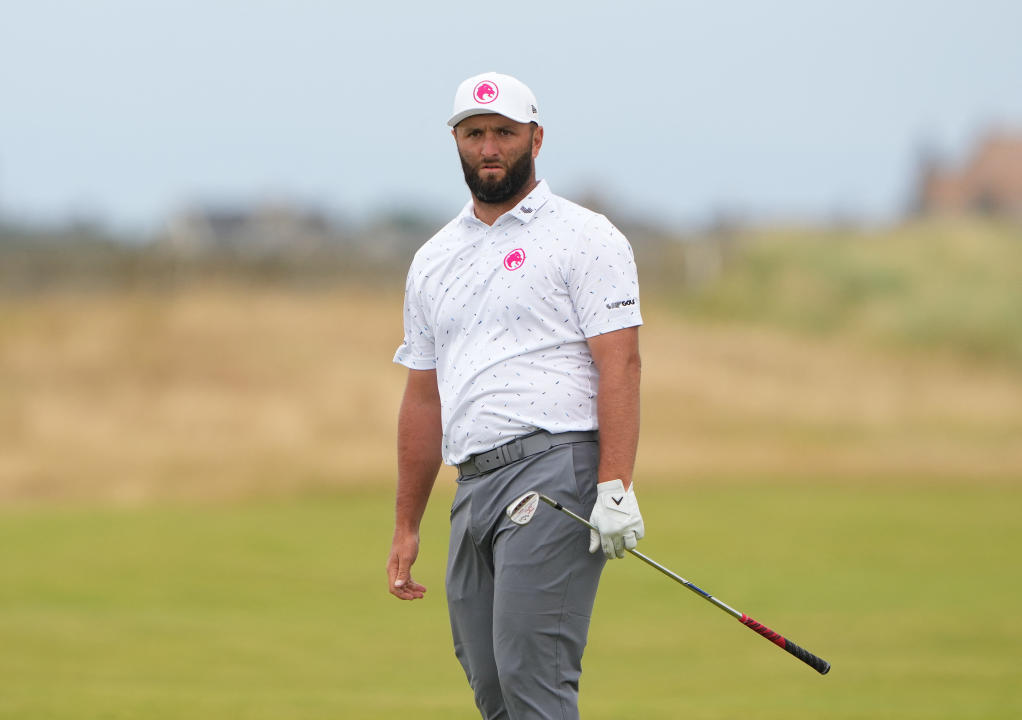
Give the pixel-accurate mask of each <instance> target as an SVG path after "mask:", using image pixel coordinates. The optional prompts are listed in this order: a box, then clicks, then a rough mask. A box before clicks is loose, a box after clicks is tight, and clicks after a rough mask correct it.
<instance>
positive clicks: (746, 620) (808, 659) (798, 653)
mask: <svg viewBox="0 0 1022 720" xmlns="http://www.w3.org/2000/svg"><path fill="white" fill-rule="evenodd" d="M539 499H540V500H542V501H543V502H545V503H546V504H547V505H550V506H551V507H553V508H555V509H557V510H560V511H561V512H562V513H564V514H566V515H568V516H570V517H572V518H574V519H575V520H577V521H578V522H580V523H582V524H583V525H585V526H586V527H587V528H589V529H590V530H593V531H596V532H599V530H598V529H597V528H596V526H595V525H593V524H592V523H591V522H589V521H588V520H586V519H585V518H584V517H582V516H581V515H579V514H577V513H574V512H572V511H571V510H569V509H568V508H566V507H564V506H563V505H561V504H560V503H559V502H557V501H556V500H554V499H553V498H550V497H547V496H546V495H543V494H542V493H540V494H539ZM627 552H629V553H631V554H632V555H634V556H635V557H637V558H638V559H639V560H642V562H644V563H646V564H647V565H649V566H650V567H652V568H655V569H657V570H659V571H660V572H662V573H663V574H664V575H666V576H667V577H669V578H671V579H672V580H674V581H675V582H676V583H678V584H680V585H684V586H685V587H686V588H688V589H689V590H691V591H692V592H694V593H695V594H696V595H698V596H699V597H701V598H703V600H706V601H707V602H709V603H710V604H711V605H714V606H716V607H718V608H720V609H721V610H723V611H724V612H726V613H727V614H728V615H730V616H731V617H733V618H735V619H736V620H738V622H740V623H742V624H743V625H745V626H746V627H747V628H749V629H750V630H752V631H754V632H756V633H758V634H759V635H762V636H763V637H765V638H766V639H767V640H769V641H770V642H772V643H774V644H775V645H777V646H778V647H780V648H781V649H782V650H784V651H786V652H788V653H790V654H791V655H794V656H795V657H796V658H798V659H799V660H801V661H802V662H804V663H805V664H806V665H809V666H810V667H811V668H813V669H814V670H816V672H818V673H820V674H821V675H826V674H827V673H828V672H830V663H829V662H827V661H826V660H824V659H823V658H821V657H818V656H816V655H814V654H813V653H811V652H809V651H808V650H805V649H804V648H801V647H799V646H798V645H796V644H795V643H794V642H792V641H791V640H788V639H787V638H785V637H784V636H783V635H781V634H780V633H776V632H774V631H773V630H771V629H770V628H768V627H767V626H766V625H763V624H762V623H759V622H757V621H755V620H753V619H752V618H751V617H749V616H748V615H746V614H745V613H743V612H739V611H738V610H735V609H734V608H733V607H731V606H730V605H728V604H726V603H724V602H721V601H720V600H718V599H717V598H715V597H713V595H710V593H708V592H706V591H705V590H703V589H702V588H700V587H699V586H698V585H696V584H695V583H691V582H689V581H688V580H686V579H685V578H683V577H682V576H681V575H678V574H677V573H675V572H672V571H671V570H668V569H667V568H665V567H664V566H663V565H661V564H660V563H658V562H657V561H656V560H653V559H652V558H650V557H648V556H646V555H644V554H642V553H641V552H639V551H638V550H628V551H627Z"/></svg>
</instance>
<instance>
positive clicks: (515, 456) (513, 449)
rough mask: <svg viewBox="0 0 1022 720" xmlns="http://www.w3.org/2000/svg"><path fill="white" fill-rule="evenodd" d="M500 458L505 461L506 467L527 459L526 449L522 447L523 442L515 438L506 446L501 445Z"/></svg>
mask: <svg viewBox="0 0 1022 720" xmlns="http://www.w3.org/2000/svg"><path fill="white" fill-rule="evenodd" d="M500 456H501V458H502V459H503V460H504V464H505V465H508V464H510V463H513V462H515V461H516V460H521V459H522V458H523V457H525V448H523V447H522V441H521V440H520V439H518V438H515V439H514V440H512V441H511V442H509V443H507V444H506V445H501V446H500Z"/></svg>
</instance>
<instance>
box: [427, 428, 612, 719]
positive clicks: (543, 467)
mask: <svg viewBox="0 0 1022 720" xmlns="http://www.w3.org/2000/svg"><path fill="white" fill-rule="evenodd" d="M598 461H599V446H598V444H597V443H595V442H582V443H574V444H570V445H561V446H558V447H554V448H551V449H550V450H548V451H546V452H544V453H540V454H538V455H534V456H532V457H528V458H525V459H523V460H519V461H518V462H515V463H512V464H510V465H507V466H505V467H502V468H499V469H497V470H494V471H492V472H489V473H485V474H482V475H474V476H469V477H462V478H459V479H458V490H457V493H456V494H455V497H454V503H453V505H452V507H451V541H450V551H449V554H448V558H447V603H448V610H449V611H450V616H451V630H452V632H453V635H454V651H455V654H456V655H457V656H458V660H460V661H461V665H462V667H464V669H465V674H466V675H467V676H468V682H469V684H470V685H471V686H472V690H473V691H474V692H475V700H476V706H477V707H478V708H479V711H480V713H481V714H482V717H483V718H484V720H555V719H556V720H577V718H578V716H579V714H578V681H579V676H580V675H581V673H582V651H583V650H584V649H585V644H586V636H587V634H588V632H589V618H590V616H591V615H592V610H593V602H594V601H595V599H596V588H597V585H598V584H599V580H600V573H601V572H602V570H603V566H604V563H605V562H606V560H605V558H604V556H603V553H602V552H598V553H596V554H593V555H590V554H589V530H588V529H587V528H585V527H584V526H582V525H581V524H580V523H578V522H576V521H574V520H572V519H571V518H569V517H568V516H566V515H565V514H564V513H560V512H557V511H556V510H554V509H553V508H551V507H549V506H547V505H544V504H542V503H541V504H540V507H539V508H538V509H537V511H536V515H535V517H534V518H533V520H532V522H530V523H529V524H528V525H524V526H517V525H515V524H513V523H512V522H511V521H510V520H509V519H508V518H507V516H506V515H505V514H504V510H505V508H507V506H508V505H509V504H510V503H511V501H512V500H514V499H515V498H517V497H518V496H519V495H521V494H522V493H525V492H527V491H529V490H539V491H540V492H542V493H544V494H546V495H549V496H550V497H552V498H554V499H556V500H559V501H560V502H561V503H562V504H563V505H564V506H565V507H567V508H569V509H571V510H573V511H575V512H577V513H578V514H580V515H582V516H583V517H589V514H590V512H591V511H592V507H593V504H594V503H595V502H596V469H597V463H598Z"/></svg>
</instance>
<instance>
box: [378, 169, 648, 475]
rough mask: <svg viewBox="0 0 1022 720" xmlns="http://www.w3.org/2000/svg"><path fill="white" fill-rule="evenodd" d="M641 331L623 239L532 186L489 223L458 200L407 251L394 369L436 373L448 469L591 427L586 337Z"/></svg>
mask: <svg viewBox="0 0 1022 720" xmlns="http://www.w3.org/2000/svg"><path fill="white" fill-rule="evenodd" d="M641 324H642V317H641V316H640V313H639V283H638V277H637V274H636V270H635V261H634V259H633V256H632V249H631V246H630V245H629V244H628V241H627V240H626V239H625V237H624V235H622V234H621V233H620V232H619V231H618V230H617V228H615V227H614V226H613V225H611V223H610V222H609V221H608V220H607V218H605V217H604V216H602V215H598V214H596V213H594V212H592V211H590V210H587V209H586V208H583V207H582V206H580V205H577V204H575V203H573V202H570V201H568V200H565V199H564V198H562V197H559V196H557V195H554V194H553V193H551V192H550V189H549V187H548V186H547V184H546V181H542V182H540V183H539V185H538V186H537V187H536V188H535V189H534V190H533V191H532V193H530V194H529V196H528V197H526V198H525V199H524V200H522V202H520V203H519V204H518V205H517V206H516V207H515V208H514V209H512V210H510V211H508V212H507V213H505V214H504V215H501V216H500V217H499V218H498V219H497V221H496V222H494V224H493V225H492V226H488V225H486V224H485V223H483V222H482V221H480V220H479V219H478V218H476V217H475V213H474V212H473V207H472V203H471V202H469V203H468V204H467V205H466V206H465V208H464V209H463V210H462V211H461V213H460V214H459V215H458V216H457V217H455V218H454V219H453V220H452V221H451V222H450V223H448V224H447V225H446V226H445V227H444V228H443V229H441V230H440V231H439V232H438V233H437V234H436V235H434V236H433V237H432V238H430V239H429V240H428V241H427V242H426V243H425V244H424V245H423V246H422V247H421V248H419V251H418V252H417V253H416V254H415V258H414V259H413V260H412V264H411V267H410V269H409V271H408V281H407V285H406V287H405V305H404V342H403V343H402V344H401V346H400V347H399V348H398V349H397V353H396V354H395V355H394V362H396V363H400V364H401V365H404V366H406V367H409V368H411V369H415V370H430V369H434V368H435V369H436V371H437V384H438V386H439V390H440V401H441V411H442V422H443V458H444V462H446V463H448V464H451V465H455V464H457V463H460V462H463V461H465V460H466V459H468V457H469V456H470V455H474V454H476V453H479V452H483V451H485V450H489V449H491V448H494V447H497V446H498V445H502V444H503V443H506V442H509V441H510V440H513V439H514V438H515V437H519V436H521V435H525V434H528V433H530V432H534V431H535V430H540V429H541V430H547V431H549V432H552V433H557V432H567V431H571V430H595V429H596V428H597V419H596V388H597V371H596V367H595V365H594V364H593V359H592V355H591V354H590V352H589V347H588V344H587V342H586V339H587V338H590V337H593V336H594V335H600V334H603V333H607V332H611V331H613V330H620V329H622V328H627V327H633V326H636V325H641Z"/></svg>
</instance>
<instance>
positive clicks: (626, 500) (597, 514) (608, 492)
mask: <svg viewBox="0 0 1022 720" xmlns="http://www.w3.org/2000/svg"><path fill="white" fill-rule="evenodd" d="M589 522H591V523H592V524H593V525H595V526H596V527H597V528H599V530H600V532H599V533H597V532H596V531H595V530H590V531H589V552H591V553H594V552H596V550H597V549H598V548H599V547H600V545H601V544H602V545H603V554H604V555H606V556H607V557H608V558H609V559H614V558H616V557H618V558H623V557H624V556H625V550H626V549H627V550H632V549H634V548H635V546H636V545H637V544H638V541H639V540H641V539H642V536H643V535H645V534H646V528H645V527H644V526H643V524H642V514H641V513H640V512H639V501H638V500H636V499H635V486H634V485H632V486H631V487H629V488H628V490H627V491H625V486H624V483H622V482H621V481H620V480H610V481H608V482H602V483H598V484H597V485H596V505H594V506H593V514H592V515H590V516H589Z"/></svg>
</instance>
